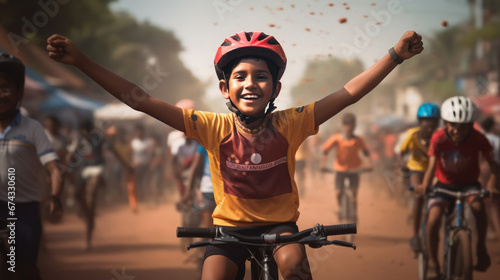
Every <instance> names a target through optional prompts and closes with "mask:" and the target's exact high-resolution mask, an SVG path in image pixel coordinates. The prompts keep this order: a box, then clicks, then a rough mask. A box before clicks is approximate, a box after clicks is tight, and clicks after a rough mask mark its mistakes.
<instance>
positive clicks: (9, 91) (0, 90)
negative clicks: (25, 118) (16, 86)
mask: <svg viewBox="0 0 500 280" xmlns="http://www.w3.org/2000/svg"><path fill="white" fill-rule="evenodd" d="M0 93H1V94H2V95H10V94H12V89H11V88H9V87H0Z"/></svg>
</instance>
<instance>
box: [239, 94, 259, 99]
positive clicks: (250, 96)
mask: <svg viewBox="0 0 500 280" xmlns="http://www.w3.org/2000/svg"><path fill="white" fill-rule="evenodd" d="M243 98H244V99H257V98H259V97H258V96H257V95H245V96H243Z"/></svg>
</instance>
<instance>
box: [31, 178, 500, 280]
mask: <svg viewBox="0 0 500 280" xmlns="http://www.w3.org/2000/svg"><path fill="white" fill-rule="evenodd" d="M328 176H331V175H328ZM328 176H325V177H324V178H323V179H321V180H315V181H314V183H312V182H313V181H311V180H309V184H308V187H307V190H306V195H305V197H304V198H303V199H302V200H301V207H300V211H301V213H302V214H301V217H300V219H299V222H298V224H299V227H300V228H305V227H310V226H313V225H314V224H316V223H318V222H319V223H322V224H335V223H337V218H336V217H335V215H334V211H335V209H336V203H334V202H333V189H332V187H331V186H330V183H329V182H332V178H331V177H328ZM364 179H365V180H363V183H362V186H361V188H360V196H359V211H360V213H359V215H360V218H359V224H358V234H357V236H356V239H355V244H356V245H357V250H356V251H354V250H352V249H348V248H341V247H335V248H333V247H331V248H322V249H319V250H313V249H308V255H309V260H310V263H311V268H312V270H313V275H314V277H315V279H385V280H392V279H398V280H399V279H417V261H416V259H415V258H414V255H413V253H412V252H411V251H410V249H409V246H408V238H409V236H410V226H409V224H408V223H407V216H408V210H407V209H406V208H404V207H403V206H401V205H400V204H398V203H396V201H395V200H394V199H391V198H390V197H389V195H388V192H387V190H386V188H385V187H384V186H380V185H381V184H383V183H378V186H374V185H373V184H371V185H370V184H369V182H368V181H369V180H368V179H367V178H364ZM323 182H328V184H326V183H323ZM372 182H373V181H372ZM179 224H180V216H179V214H178V212H176V210H175V208H174V205H173V204H172V203H168V202H167V203H163V204H161V205H159V206H152V205H151V206H150V205H142V207H141V208H140V211H139V213H138V214H134V213H132V212H131V211H130V210H129V209H128V208H127V206H126V205H124V204H122V205H119V206H114V207H105V208H104V207H101V209H100V211H99V217H98V220H97V228H96V233H95V242H94V249H93V250H92V251H90V252H86V251H84V250H83V238H84V235H83V231H84V227H83V222H82V221H81V220H80V219H79V218H78V217H77V216H76V214H74V213H68V215H67V216H66V217H65V220H64V222H63V223H61V224H59V225H45V238H44V246H43V248H42V250H41V253H40V261H39V266H40V268H41V272H42V276H43V279H46V280H48V279H53V280H57V279H64V280H66V279H74V280H80V279H82V280H83V279H103V280H146V279H147V280H156V279H196V269H195V267H196V266H195V265H194V263H190V262H189V261H187V260H188V257H189V254H188V253H187V252H186V251H185V250H184V249H182V248H181V246H180V241H179V240H178V239H177V238H176V237H175V228H176V227H177V226H178V225H179ZM488 246H489V250H490V254H491V257H492V260H493V265H492V267H491V268H490V270H489V271H488V272H487V273H475V274H474V279H477V280H481V279H484V280H485V279H499V278H498V275H500V243H499V242H493V241H489V242H488ZM495 275H497V276H495Z"/></svg>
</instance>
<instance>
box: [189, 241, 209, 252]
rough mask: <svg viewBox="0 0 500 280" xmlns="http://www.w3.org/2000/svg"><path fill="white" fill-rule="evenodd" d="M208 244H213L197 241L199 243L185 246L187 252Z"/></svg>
mask: <svg viewBox="0 0 500 280" xmlns="http://www.w3.org/2000/svg"><path fill="white" fill-rule="evenodd" d="M210 244H213V243H212V242H209V241H199V242H195V243H191V244H189V245H188V246H187V249H188V251H189V249H192V248H199V247H206V246H208V245H210Z"/></svg>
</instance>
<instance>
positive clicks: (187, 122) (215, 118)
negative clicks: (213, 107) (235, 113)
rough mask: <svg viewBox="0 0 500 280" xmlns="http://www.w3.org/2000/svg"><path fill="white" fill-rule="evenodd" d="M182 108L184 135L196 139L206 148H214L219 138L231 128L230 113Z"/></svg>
mask: <svg viewBox="0 0 500 280" xmlns="http://www.w3.org/2000/svg"><path fill="white" fill-rule="evenodd" d="M182 110H183V113H184V126H185V129H186V137H187V138H194V139H196V140H197V141H198V143H200V144H201V145H202V146H203V147H205V148H206V149H207V150H211V149H214V148H216V147H217V146H218V145H219V143H220V139H221V138H223V137H224V136H226V135H228V134H229V133H230V132H231V130H232V128H233V126H232V124H233V122H232V118H231V116H230V114H215V113H211V112H203V111H195V110H193V109H182Z"/></svg>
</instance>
